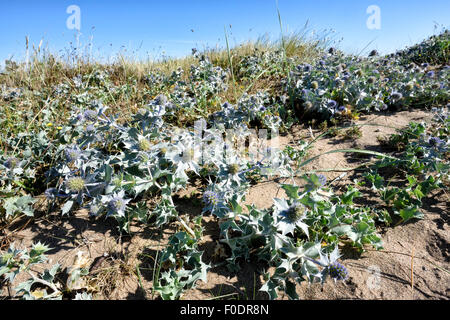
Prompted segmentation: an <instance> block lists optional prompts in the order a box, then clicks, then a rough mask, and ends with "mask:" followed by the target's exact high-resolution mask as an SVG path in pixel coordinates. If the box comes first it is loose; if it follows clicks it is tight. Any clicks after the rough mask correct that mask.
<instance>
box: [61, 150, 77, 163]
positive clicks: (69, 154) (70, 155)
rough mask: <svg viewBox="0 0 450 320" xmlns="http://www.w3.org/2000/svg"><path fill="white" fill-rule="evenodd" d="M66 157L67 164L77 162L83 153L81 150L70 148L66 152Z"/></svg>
mask: <svg viewBox="0 0 450 320" xmlns="http://www.w3.org/2000/svg"><path fill="white" fill-rule="evenodd" d="M64 155H65V156H66V160H67V162H70V163H71V162H74V161H76V160H78V159H79V158H80V156H81V152H80V150H78V149H76V148H73V147H70V148H66V149H65V150H64Z"/></svg>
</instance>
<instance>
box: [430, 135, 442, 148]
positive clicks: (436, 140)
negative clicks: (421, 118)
mask: <svg viewBox="0 0 450 320" xmlns="http://www.w3.org/2000/svg"><path fill="white" fill-rule="evenodd" d="M428 143H429V144H430V145H431V146H432V147H433V148H436V147H439V146H440V145H442V144H444V141H443V140H441V139H439V138H438V137H431V138H430V139H429V140H428Z"/></svg>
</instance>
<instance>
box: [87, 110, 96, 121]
mask: <svg viewBox="0 0 450 320" xmlns="http://www.w3.org/2000/svg"><path fill="white" fill-rule="evenodd" d="M83 117H84V119H86V120H88V121H92V122H95V121H97V118H98V114H97V112H95V111H94V110H86V111H85V112H84V113H83Z"/></svg>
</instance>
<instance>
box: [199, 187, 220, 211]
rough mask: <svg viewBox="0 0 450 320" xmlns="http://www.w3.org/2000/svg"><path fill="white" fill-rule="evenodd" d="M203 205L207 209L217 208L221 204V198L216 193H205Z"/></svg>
mask: <svg viewBox="0 0 450 320" xmlns="http://www.w3.org/2000/svg"><path fill="white" fill-rule="evenodd" d="M203 203H204V204H205V205H206V206H207V207H215V206H216V205H217V204H218V203H219V196H218V194H217V193H216V192H214V191H210V190H208V191H205V193H204V194H203Z"/></svg>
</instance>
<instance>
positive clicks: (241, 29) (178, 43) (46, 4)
mask: <svg viewBox="0 0 450 320" xmlns="http://www.w3.org/2000/svg"><path fill="white" fill-rule="evenodd" d="M69 5H77V6H79V7H80V10H81V36H80V43H81V45H86V44H88V43H89V42H90V39H92V44H93V46H92V47H93V49H92V54H93V55H94V56H96V57H102V58H104V59H106V58H109V57H113V56H114V55H115V54H116V53H118V52H120V51H122V52H123V53H125V54H128V55H131V56H134V57H138V58H145V57H150V58H158V57H161V55H162V54H165V55H168V56H183V55H187V54H189V53H190V51H191V48H193V47H197V48H205V47H216V46H221V47H223V46H225V38H224V26H227V28H228V32H229V33H230V34H229V38H230V42H231V45H235V44H239V43H241V42H243V41H246V40H249V39H256V38H258V36H261V35H264V34H266V33H267V34H269V35H270V36H271V37H273V38H276V37H278V36H279V35H280V28H279V24H278V18H277V11H276V1H275V0H227V1H225V0H183V1H181V0H180V1H179V0H171V1H155V0H148V1H143V0H141V1H138V0H127V1H123V0H122V1H115V0H109V1H104V0H95V1H94V0H91V1H87V0H70V1H64V0H53V1H51V0H41V1H24V0H22V1H21V0H17V1H4V0H3V1H2V3H1V10H0V43H1V46H0V61H3V60H4V59H6V58H10V57H11V56H13V59H16V60H17V59H21V58H23V57H24V55H25V36H27V35H28V36H29V37H30V40H31V43H32V44H34V45H35V46H37V45H38V44H39V42H40V41H41V39H43V46H45V47H47V48H49V49H50V50H51V51H52V52H62V51H61V50H63V49H64V48H69V47H70V42H75V34H76V32H75V31H74V30H69V29H68V28H67V27H66V20H67V19H68V17H69V16H70V15H69V14H67V13H66V9H67V7H68V6H69ZM370 5H377V6H378V7H379V8H380V10H381V29H379V30H370V29H368V28H367V26H366V21H367V19H368V18H369V14H367V12H366V9H367V7H368V6H370ZM278 7H279V9H280V13H281V16H282V20H283V25H284V28H285V29H287V30H288V31H296V30H301V29H302V27H303V26H304V25H305V22H306V21H308V20H309V27H310V28H311V29H312V30H316V31H317V32H318V33H320V32H322V31H323V30H325V29H326V30H330V29H332V30H334V38H335V39H336V40H339V39H341V38H342V39H343V40H342V41H341V42H340V44H339V47H340V48H341V49H343V50H344V51H347V52H349V53H359V52H360V51H361V50H362V49H363V48H365V47H366V46H367V45H368V44H369V43H371V44H370V46H369V47H368V48H367V50H366V52H367V51H368V50H370V49H373V48H375V49H378V50H379V51H381V52H382V53H389V52H392V51H395V50H396V49H399V48H403V47H405V46H408V45H411V44H414V43H416V42H418V41H420V40H422V39H424V38H426V37H427V36H429V35H431V34H433V33H434V26H435V23H438V24H439V25H442V26H444V27H449V22H450V1H448V0H428V1H423V0H409V1H406V0H369V1H366V0H352V1H350V0H339V1H334V0H333V1H332V0H313V1H305V0H279V1H278ZM230 25H231V29H230ZM192 30H193V32H192ZM125 49H126V51H125Z"/></svg>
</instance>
